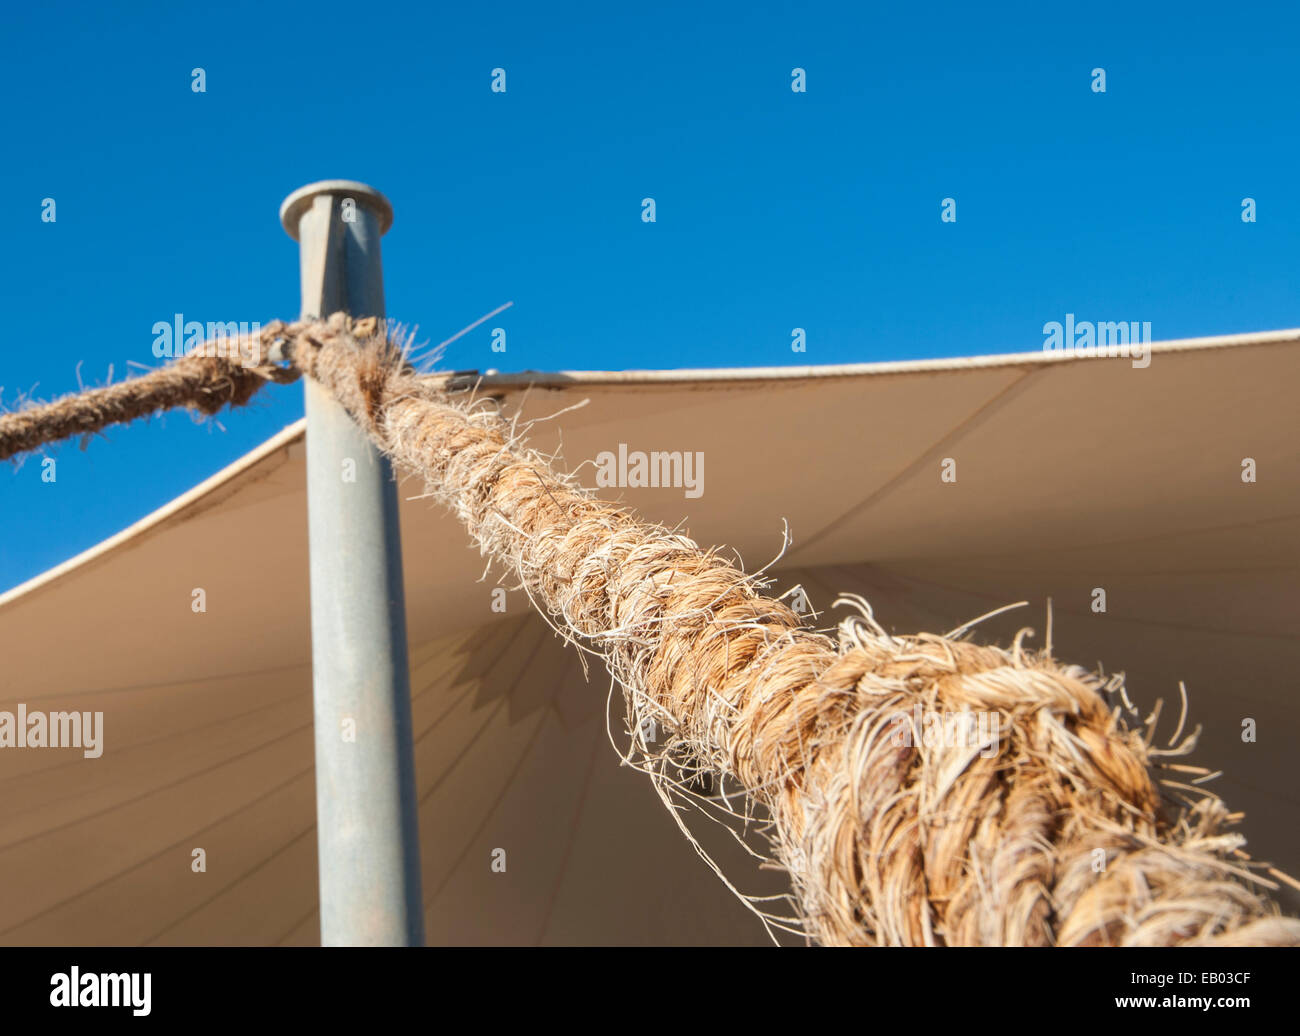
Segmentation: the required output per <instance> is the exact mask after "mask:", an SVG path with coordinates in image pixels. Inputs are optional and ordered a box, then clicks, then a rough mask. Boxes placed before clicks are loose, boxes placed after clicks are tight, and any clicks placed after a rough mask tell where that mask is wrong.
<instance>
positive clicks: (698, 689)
mask: <svg viewBox="0 0 1300 1036" xmlns="http://www.w3.org/2000/svg"><path fill="white" fill-rule="evenodd" d="M241 345H243V346H244V347H245V348H247V347H248V346H250V345H256V350H255V355H254V357H253V359H255V360H256V361H257V362H258V364H259V366H256V367H244V366H242V365H240V364H238V363H236V362H235V361H233V360H230V359H224V358H221V357H208V356H191V357H186V358H185V359H183V360H179V361H177V362H176V363H173V364H172V365H170V366H168V367H165V368H162V369H160V370H158V371H154V372H151V373H150V374H147V375H145V376H143V377H141V378H138V379H135V380H134V381H132V382H127V383H124V384H123V385H119V386H113V387H111V388H110V389H99V390H95V391H94V392H91V393H85V394H83V395H81V396H74V397H70V398H68V399H64V400H60V401H58V402H55V403H53V404H49V405H48V406H44V407H32V408H28V409H25V410H22V411H18V412H16V413H13V414H8V415H5V416H3V417H0V457H7V456H12V455H13V454H14V453H16V452H18V451H20V450H24V449H31V448H33V447H34V446H37V445H39V444H41V443H43V442H48V441H52V440H53V439H55V438H59V437H63V436H67V435H76V434H90V433H93V432H95V431H97V430H99V429H100V428H102V427H104V426H105V425H106V424H109V423H112V422H115V421H122V420H130V419H131V418H132V417H136V416H142V415H144V414H147V413H151V412H154V411H156V410H160V409H163V408H164V407H167V406H177V405H190V406H194V407H197V408H198V409H200V410H202V411H204V412H208V413H210V412H212V411H213V410H215V409H216V408H218V407H219V406H220V405H222V404H224V403H230V404H231V405H240V404H242V403H245V402H247V400H248V399H249V398H250V397H251V396H252V394H253V393H254V392H255V391H256V390H257V388H258V387H259V386H260V385H261V384H265V383H266V382H267V381H272V380H274V381H283V380H292V378H293V377H295V376H296V375H297V374H298V373H302V374H306V375H307V376H309V377H312V378H315V379H316V380H317V381H319V382H320V383H321V384H323V385H325V386H326V387H327V388H328V389H329V390H330V391H331V392H332V393H333V394H334V395H335V397H336V398H337V399H338V400H339V401H340V402H341V403H342V404H343V406H344V407H346V408H347V410H348V411H349V413H350V414H351V415H352V417H353V418H354V419H355V420H356V421H357V422H358V423H359V424H360V425H361V426H362V427H363V428H364V429H365V430H366V431H367V432H368V434H369V435H370V436H371V437H372V439H373V440H374V441H375V443H376V444H377V445H378V446H379V447H380V448H381V449H383V450H384V451H385V452H386V453H387V454H388V455H389V456H390V457H391V458H392V459H393V461H394V462H395V463H396V464H397V465H398V467H399V468H401V469H403V470H405V471H407V472H409V473H411V474H413V475H416V476H419V477H420V478H422V479H423V480H424V482H425V484H426V486H427V489H428V492H429V495H431V496H434V497H436V498H437V499H439V500H440V501H441V502H443V503H444V504H445V505H446V506H447V507H448V508H449V509H450V510H451V511H452V512H454V513H455V514H456V516H457V517H458V518H459V519H460V520H461V522H462V523H463V524H464V525H465V527H466V529H467V530H468V531H469V533H470V536H471V538H472V539H473V540H474V541H475V542H476V543H477V544H478V545H479V547H480V550H481V551H482V552H483V553H484V554H486V555H489V556H490V557H491V558H492V559H493V560H495V561H496V562H498V563H499V564H501V565H503V566H504V567H505V568H506V569H507V570H508V571H509V572H510V573H512V574H513V576H514V577H515V578H517V579H518V580H519V583H520V585H521V586H522V587H523V588H524V589H525V590H526V591H527V592H528V594H529V596H530V598H531V599H532V600H533V601H534V603H535V604H536V606H537V607H538V609H539V610H540V611H542V613H543V614H544V615H545V616H547V617H548V619H549V620H550V621H551V623H552V624H553V625H554V626H555V627H556V628H558V629H559V630H560V631H561V632H562V633H564V634H565V635H566V637H568V638H569V639H570V640H572V641H574V642H575V643H581V644H585V645H587V646H588V647H590V648H592V649H594V650H596V651H597V652H598V653H599V654H601V655H602V656H603V658H604V660H605V663H606V665H607V667H608V669H609V671H610V673H611V674H612V675H613V677H614V679H615V680H617V682H618V683H619V685H620V686H621V687H622V688H623V691H624V696H625V700H626V703H627V709H628V721H629V729H630V730H631V731H633V732H636V731H638V730H640V729H643V724H644V723H645V722H647V721H650V720H653V721H654V722H655V723H656V724H657V726H659V727H661V728H664V730H665V732H666V733H665V736H664V737H662V738H660V740H659V741H658V742H657V743H656V744H655V745H654V747H653V748H652V747H650V746H649V745H648V744H647V743H646V739H644V738H640V739H638V738H637V737H636V736H635V734H634V738H633V751H634V752H635V753H636V754H637V755H638V757H639V759H640V761H641V763H642V764H643V768H645V769H647V770H648V771H649V772H651V774H652V777H653V778H654V779H655V780H656V783H657V785H658V786H659V787H660V789H661V791H662V790H663V789H664V787H665V786H667V785H670V784H672V783H673V782H674V780H675V775H679V774H680V773H681V772H682V769H683V768H687V769H693V768H704V769H708V770H711V771H712V772H714V773H715V774H717V775H719V776H720V777H721V778H722V780H723V781H724V782H728V783H730V784H733V785H738V786H739V787H740V788H742V789H743V790H744V792H745V793H746V795H747V797H748V800H749V801H750V802H751V803H752V804H753V806H754V807H755V810H754V811H755V813H756V814H757V815H764V816H766V817H767V818H769V819H770V821H771V827H770V835H769V837H770V839H771V843H772V852H773V854H774V856H775V857H776V859H777V860H778V861H779V862H780V863H781V865H782V866H784V867H785V868H786V869H787V870H788V871H789V873H790V876H791V880H792V883H793V888H794V895H795V899H796V901H797V904H798V908H799V913H800V915H801V919H802V923H803V926H804V929H805V930H806V932H807V933H808V934H809V935H810V936H812V937H813V938H814V939H816V940H817V941H819V942H822V943H828V944H853V945H877V944H909V945H936V944H949V945H956V944H967V945H969V944H998V945H1006V944H1012V945H1120V944H1124V945H1173V944H1199V945H1207V944H1256V945H1281V944H1286V945H1294V944H1300V921H1296V920H1293V919H1290V918H1285V917H1282V916H1280V914H1279V912H1278V910H1277V907H1276V906H1275V905H1274V904H1272V903H1271V902H1270V901H1269V900H1268V899H1267V898H1265V896H1264V895H1263V894H1262V893H1260V892H1259V891H1257V889H1258V887H1260V886H1263V887H1267V888H1275V887H1276V886H1275V885H1274V884H1273V883H1272V882H1269V881H1267V880H1266V879H1264V878H1263V877H1262V876H1261V875H1260V874H1258V873H1257V871H1258V868H1257V866H1256V865H1254V864H1251V863H1249V862H1247V859H1248V858H1247V857H1246V856H1245V854H1244V853H1243V852H1241V850H1240V846H1241V844H1242V843H1243V841H1244V839H1242V837H1241V836H1240V835H1237V834H1235V833H1231V832H1230V831H1229V830H1228V828H1229V826H1230V824H1231V822H1232V821H1233V819H1234V818H1233V817H1232V816H1231V815H1230V814H1229V812H1228V809H1227V807H1226V806H1225V805H1224V804H1223V802H1222V801H1221V800H1220V799H1218V798H1217V797H1216V796H1214V795H1212V794H1209V793H1207V792H1205V791H1204V790H1203V789H1200V788H1191V786H1188V785H1181V784H1179V785H1177V786H1178V787H1180V788H1183V789H1188V788H1191V791H1190V795H1189V796H1188V797H1186V798H1185V804H1183V805H1181V806H1177V807H1174V806H1172V805H1170V804H1169V803H1168V802H1164V803H1162V800H1161V794H1160V792H1159V790H1158V788H1157V783H1156V780H1155V779H1153V770H1159V769H1160V768H1161V766H1162V765H1163V764H1162V762H1161V760H1162V758H1163V757H1165V756H1171V755H1179V754H1183V753H1185V752H1186V751H1188V750H1190V746H1191V743H1192V739H1191V738H1190V737H1189V738H1187V739H1184V741H1183V742H1182V743H1181V744H1180V745H1178V746H1177V747H1175V748H1172V749H1167V750H1161V749H1157V748H1155V747H1153V745H1152V738H1153V734H1154V731H1153V730H1152V729H1150V728H1148V729H1147V730H1146V731H1142V730H1139V729H1133V728H1131V727H1130V726H1129V725H1128V722H1127V720H1126V717H1125V714H1124V710H1123V709H1122V708H1121V707H1120V706H1119V705H1114V706H1112V705H1111V704H1109V703H1108V701H1107V698H1106V697H1105V695H1106V694H1108V693H1110V692H1113V691H1115V690H1118V689H1119V685H1118V683H1117V682H1116V681H1115V680H1114V679H1112V680H1110V681H1104V680H1103V679H1102V678H1101V677H1099V676H1096V675H1094V674H1092V673H1090V672H1088V671H1086V670H1084V669H1081V668H1079V667H1077V666H1070V665H1064V664H1062V663H1059V662H1057V661H1056V660H1055V659H1054V658H1052V657H1051V654H1050V651H1039V652H1031V651H1029V650H1027V649H1026V648H1024V646H1023V644H1022V638H1020V637H1018V638H1017V639H1016V642H1015V643H1014V644H1013V645H1012V646H1011V647H1010V648H1006V649H1002V648H994V647H984V646H978V645H975V644H972V643H969V642H966V641H964V640H960V639H954V638H953V637H951V636H939V635H935V634H924V633H923V634H917V635H915V636H910V637H895V636H891V635H889V634H888V633H886V632H885V630H884V629H883V628H882V627H881V626H879V625H878V624H876V623H875V621H874V620H873V619H872V618H871V614H870V610H869V609H868V608H867V607H866V606H865V602H862V608H861V612H862V614H861V615H860V616H857V617H854V618H852V619H849V620H846V621H845V622H843V623H841V625H840V628H839V635H838V638H837V639H832V638H831V637H828V636H825V635H822V634H819V633H815V632H812V631H810V630H808V629H806V628H805V627H804V625H803V621H802V620H801V619H800V617H799V616H798V615H797V614H796V613H794V612H793V611H792V610H790V609H789V608H788V607H787V606H786V605H784V604H782V603H781V602H780V601H778V600H775V599H772V598H770V597H766V596H763V595H762V594H761V593H760V592H759V590H758V589H757V588H756V586H755V580H754V579H753V578H751V577H750V576H747V575H746V574H745V573H744V572H742V571H740V570H739V569H738V568H736V567H735V566H733V565H732V564H730V563H729V562H727V561H726V560H724V559H723V558H721V557H719V556H718V555H717V554H715V553H713V552H710V551H705V550H702V549H701V548H700V547H699V546H698V545H697V544H696V543H694V541H692V540H691V539H689V538H688V537H686V536H683V535H680V534H678V533H675V532H672V531H670V530H668V529H665V528H663V527H661V526H657V525H652V524H650V523H647V522H645V521H643V520H641V519H640V518H638V517H637V516H636V515H635V514H633V513H631V512H630V511H629V510H627V509H625V508H622V507H618V506H614V505H612V504H607V503H604V502H602V501H600V500H598V499H596V498H595V497H594V496H593V495H592V494H590V493H589V492H588V491H586V490H584V489H582V488H581V487H579V486H578V485H576V484H575V483H574V482H573V480H572V479H571V478H569V477H567V476H564V475H562V474H559V473H557V472H556V471H555V470H554V469H553V468H552V466H551V465H550V463H549V462H548V461H547V459H546V458H544V457H542V456H541V455H539V454H538V453H536V452H535V451H533V450H531V449H529V448H528V447H527V446H526V445H524V444H523V442H522V441H521V440H520V439H519V438H518V437H517V436H516V435H515V434H514V433H513V432H512V429H511V426H510V424H509V423H508V422H506V421H505V420H504V419H503V418H502V417H501V416H500V414H499V413H498V412H497V411H496V409H495V407H494V406H493V405H491V404H488V403H485V402H479V403H477V404H471V403H468V402H465V401H460V400H453V399H452V398H451V397H450V396H449V395H448V394H447V393H446V392H445V391H444V390H443V387H442V385H441V383H440V382H439V381H438V380H437V379H431V378H428V377H425V376H422V375H420V374H419V373H417V372H416V371H414V370H412V369H411V367H410V365H409V364H408V363H407V362H406V358H405V354H404V352H403V350H402V349H400V348H399V347H398V346H396V345H395V344H393V343H392V342H391V341H389V339H388V338H387V337H386V335H385V332H384V330H383V328H382V326H381V325H380V324H379V322H377V321H375V320H373V319H368V320H358V321H352V320H350V319H349V318H347V317H346V316H344V315H343V314H335V315H334V316H333V317H331V318H330V319H329V320H328V321H317V322H309V321H304V322H299V323H295V324H289V325H284V324H279V323H276V324H272V325H269V326H268V327H266V328H264V329H263V330H262V331H261V333H260V335H258V336H256V337H255V338H253V339H250V340H247V341H244V342H242V343H241ZM263 357H271V359H268V360H263ZM273 361H278V362H273ZM279 363H283V364H285V365H286V366H280V365H278V364H279ZM236 368H238V369H236ZM128 386H135V388H134V389H133V390H130V391H126V390H127V387H128ZM115 390H118V391H119V394H118V395H111V393H113V392H114V391H115ZM104 393H110V395H108V396H105V395H103V394H104ZM963 713H969V714H986V715H987V714H991V715H993V716H996V717H997V718H998V720H999V722H998V723H997V724H996V732H995V733H992V734H989V735H988V736H986V737H985V738H984V740H983V741H982V742H981V743H978V744H975V745H973V746H972V745H971V744H970V743H968V742H965V741H959V743H957V744H951V743H949V742H950V741H951V739H945V738H939V739H937V742H938V743H935V739H930V738H928V737H926V736H924V734H923V732H922V731H921V730H920V729H917V727H918V722H917V721H916V720H914V719H912V717H918V718H919V717H921V716H923V715H944V716H952V715H961V714H963ZM899 717H902V721H901V724H900V721H899ZM1180 726H1181V724H1180ZM900 731H901V732H902V733H904V734H906V735H907V736H906V737H903V738H900V737H899V734H900ZM1181 769H1184V770H1185V769H1186V767H1182V768H1181ZM1162 783H1168V784H1170V785H1171V786H1173V785H1174V784H1175V783H1176V782H1172V781H1169V782H1162ZM1272 873H1274V874H1276V872H1272ZM1279 876H1280V875H1279Z"/></svg>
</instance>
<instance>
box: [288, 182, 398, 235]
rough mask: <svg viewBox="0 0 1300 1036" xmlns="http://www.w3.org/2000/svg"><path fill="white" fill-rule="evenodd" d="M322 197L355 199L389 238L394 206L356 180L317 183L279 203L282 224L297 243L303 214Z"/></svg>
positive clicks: (301, 189) (303, 188) (299, 190)
mask: <svg viewBox="0 0 1300 1036" xmlns="http://www.w3.org/2000/svg"><path fill="white" fill-rule="evenodd" d="M320 194H342V195H346V196H347V197H349V198H355V199H356V200H357V203H358V204H360V205H364V206H365V207H366V208H368V209H370V210H371V211H372V212H373V213H374V214H375V218H376V219H377V220H378V222H379V233H380V234H386V233H387V232H388V228H389V227H391V226H392V225H393V206H392V205H391V204H390V203H389V201H388V199H387V198H385V197H384V196H383V195H382V194H380V193H379V192H378V191H377V190H375V189H374V188H373V187H371V186H370V185H369V184H364V183H358V182H357V181H356V180H318V181H316V183H309V184H307V185H306V186H303V187H299V188H298V189H297V190H296V191H294V192H293V193H292V194H291V195H289V197H287V198H285V199H284V201H282V202H281V203H280V222H281V224H283V226H284V229H285V233H287V234H288V235H289V236H290V237H291V238H293V239H294V240H295V241H297V240H298V224H299V222H300V221H301V220H302V216H303V213H305V212H306V211H307V210H308V209H310V208H311V203H312V199H314V198H315V197H316V196H317V195H320Z"/></svg>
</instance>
